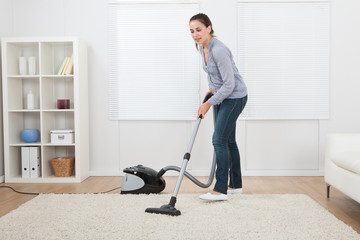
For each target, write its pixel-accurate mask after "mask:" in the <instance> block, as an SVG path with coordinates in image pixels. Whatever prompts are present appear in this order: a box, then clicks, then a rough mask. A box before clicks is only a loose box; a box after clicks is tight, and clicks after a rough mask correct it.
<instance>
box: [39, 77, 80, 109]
mask: <svg viewBox="0 0 360 240" xmlns="http://www.w3.org/2000/svg"><path fill="white" fill-rule="evenodd" d="M41 88H42V90H43V99H44V101H43V103H42V108H44V109H56V108H57V100H58V99H69V100H70V109H73V108H74V79H73V77H65V78H64V77H44V78H42V86H41Z"/></svg>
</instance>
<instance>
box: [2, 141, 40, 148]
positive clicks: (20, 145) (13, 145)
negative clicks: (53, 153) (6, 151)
mask: <svg viewBox="0 0 360 240" xmlns="http://www.w3.org/2000/svg"><path fill="white" fill-rule="evenodd" d="M9 146H10V147H32V146H34V147H36V146H41V143H40V142H35V143H24V142H22V143H12V144H9Z"/></svg>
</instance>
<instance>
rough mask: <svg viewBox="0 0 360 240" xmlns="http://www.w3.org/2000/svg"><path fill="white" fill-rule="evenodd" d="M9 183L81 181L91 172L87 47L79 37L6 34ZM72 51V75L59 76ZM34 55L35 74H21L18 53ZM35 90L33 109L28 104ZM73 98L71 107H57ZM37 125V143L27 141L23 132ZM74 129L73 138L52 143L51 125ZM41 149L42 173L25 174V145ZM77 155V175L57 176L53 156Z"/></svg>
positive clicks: (5, 147) (4, 43)
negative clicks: (15, 35) (62, 142)
mask: <svg viewBox="0 0 360 240" xmlns="http://www.w3.org/2000/svg"><path fill="white" fill-rule="evenodd" d="M1 47H2V74H3V78H2V79H3V111H4V112H3V118H4V119H3V122H4V159H5V164H4V165H5V182H9V183H10V182H14V183H15V182H81V181H83V180H84V179H85V178H87V177H88V176H89V117H88V116H89V114H88V82H87V50H86V46H85V44H84V43H83V42H82V41H81V40H80V39H79V38H77V37H51V38H2V44H1ZM72 54H74V74H73V75H57V73H58V70H59V69H60V67H61V64H62V62H63V61H64V59H65V57H71V55H72ZM30 56H35V59H36V67H37V68H36V73H35V75H20V74H19V57H30ZM30 90H32V92H33V94H34V107H35V108H34V109H31V110H28V109H26V108H25V106H26V96H27V93H28V92H29V91H30ZM63 98H67V99H70V109H57V106H56V103H57V99H63ZM25 128H36V129H38V130H39V131H40V138H39V140H38V142H36V143H24V142H23V140H22V139H21V131H22V130H23V129H25ZM56 129H74V131H75V143H73V144H66V145H63V144H52V143H51V141H50V130H56ZM24 146H38V147H40V148H41V166H40V168H41V175H40V177H38V178H22V176H21V147H24ZM70 156H73V157H75V170H74V175H73V176H70V177H55V175H54V171H53V169H52V166H51V163H50V160H51V159H52V158H54V157H70Z"/></svg>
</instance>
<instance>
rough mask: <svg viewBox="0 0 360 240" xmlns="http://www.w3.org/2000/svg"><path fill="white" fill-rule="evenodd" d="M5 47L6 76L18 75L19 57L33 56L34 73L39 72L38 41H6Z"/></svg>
mask: <svg viewBox="0 0 360 240" xmlns="http://www.w3.org/2000/svg"><path fill="white" fill-rule="evenodd" d="M6 48H7V51H8V54H7V56H6V62H7V69H6V70H7V72H8V76H12V75H15V76H16V75H19V57H26V58H28V57H35V60H36V73H39V67H38V66H39V63H38V61H39V42H11V43H10V42H7V43H6ZM26 76H28V75H26Z"/></svg>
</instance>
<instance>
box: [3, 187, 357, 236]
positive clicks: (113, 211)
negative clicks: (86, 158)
mask: <svg viewBox="0 0 360 240" xmlns="http://www.w3.org/2000/svg"><path fill="white" fill-rule="evenodd" d="M198 196H199V194H180V195H179V196H178V199H177V201H178V202H177V203H176V208H177V209H179V210H180V211H181V215H180V216H176V217H173V216H167V215H159V214H150V213H145V209H146V208H148V207H160V206H161V205H163V204H167V203H168V202H169V199H170V197H171V195H170V194H158V195H154V194H151V195H120V194H42V195H39V196H37V197H36V198H34V199H32V200H30V201H29V202H27V203H25V204H23V205H21V206H20V207H19V208H17V209H15V210H14V211H12V212H10V213H9V214H7V215H5V216H3V217H2V218H0V239H2V240H5V239H11V240H16V239H77V240H81V239H86V240H90V239H129V240H130V239H131V240H134V239H186V240H188V239H206V240H214V239H221V240H225V239H232V240H234V239H236V240H237V239H246V240H252V239H262V240H270V239H276V240H282V239H286V240H288V239H291V240H293V239H301V240H306V239H314V240H322V239H324V240H330V239H334V240H335V239H336V240H341V239H344V240H353V239H360V235H359V234H357V233H356V232H355V231H354V230H353V229H352V228H351V227H349V226H347V225H346V224H344V223H343V222H342V221H340V220H338V219H337V218H336V217H335V216H333V215H332V214H330V213H329V212H328V211H327V210H325V209H324V208H322V207H321V206H320V205H319V204H318V203H316V202H315V201H313V200H312V199H311V198H310V197H308V196H306V195H301V194H294V195H290V194H287V195H246V194H243V195H230V196H229V200H228V201H225V202H204V201H203V200H201V199H199V197H198Z"/></svg>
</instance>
